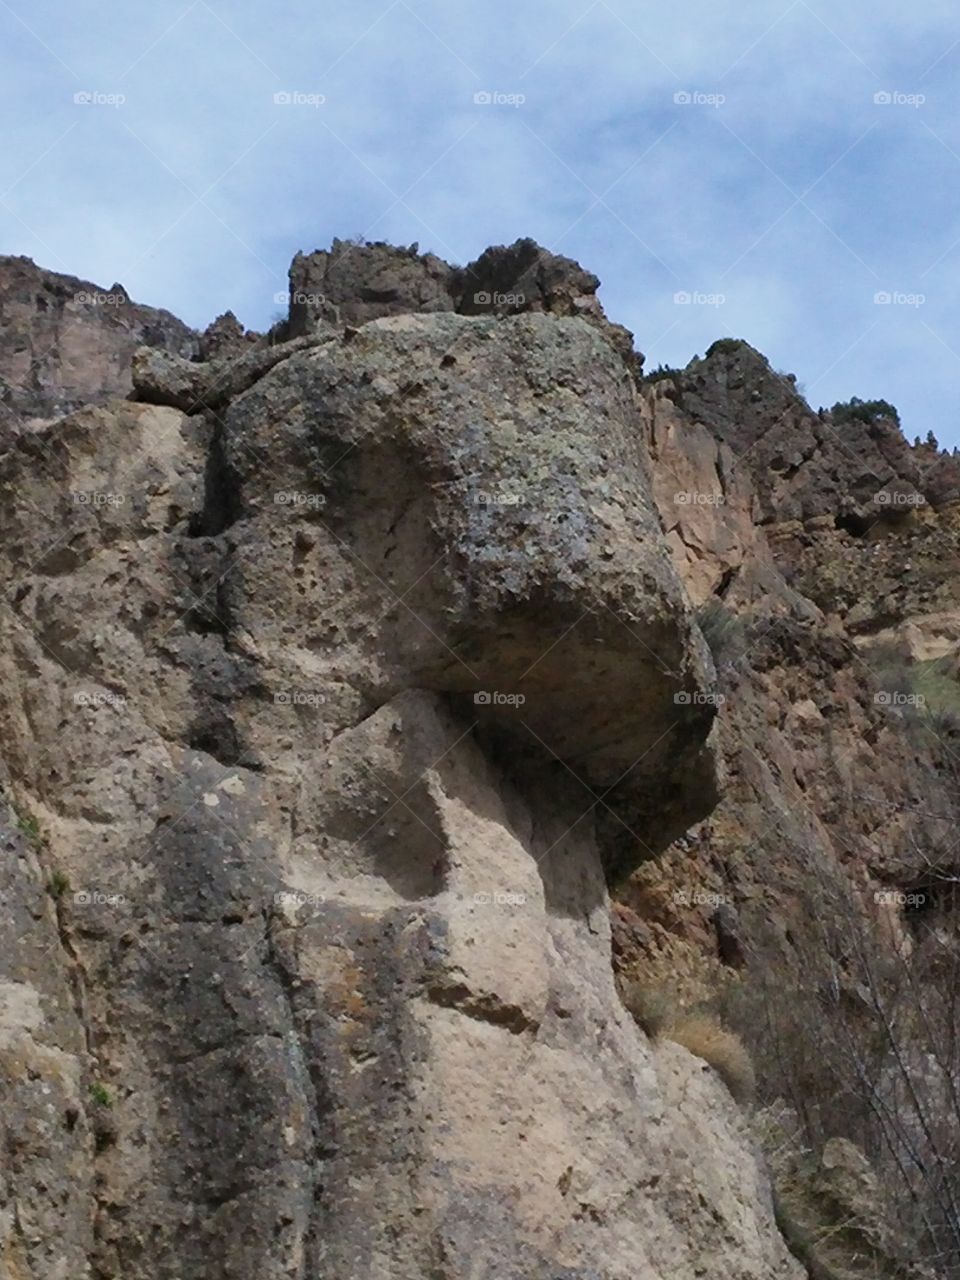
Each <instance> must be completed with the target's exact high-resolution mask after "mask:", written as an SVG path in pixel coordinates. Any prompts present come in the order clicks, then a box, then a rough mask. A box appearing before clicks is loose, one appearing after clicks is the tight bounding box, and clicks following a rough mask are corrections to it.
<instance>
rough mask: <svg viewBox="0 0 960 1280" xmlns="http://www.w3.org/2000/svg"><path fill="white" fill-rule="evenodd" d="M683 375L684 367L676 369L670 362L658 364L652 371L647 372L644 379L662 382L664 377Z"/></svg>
mask: <svg viewBox="0 0 960 1280" xmlns="http://www.w3.org/2000/svg"><path fill="white" fill-rule="evenodd" d="M682 376H683V370H682V369H674V368H672V367H671V366H670V365H668V364H658V365H657V367H656V368H655V369H653V370H652V371H651V372H650V373H645V374H644V375H643V379H644V381H645V382H661V381H662V380H663V379H664V378H674V379H679V378H681V377H682Z"/></svg>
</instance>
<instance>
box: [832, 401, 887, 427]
mask: <svg viewBox="0 0 960 1280" xmlns="http://www.w3.org/2000/svg"><path fill="white" fill-rule="evenodd" d="M830 413H831V416H832V417H833V420H834V422H836V423H843V422H865V423H866V424H867V426H870V425H872V424H873V423H874V422H881V421H883V420H884V419H890V421H892V422H895V423H896V424H897V426H898V427H899V425H900V414H899V413H898V412H897V409H896V406H895V405H892V404H890V403H889V401H887V400H860V399H859V398H858V397H857V396H852V397H851V398H850V399H849V400H838V401H837V403H836V404H835V405H834V406H833V408H832V409H831V410H830Z"/></svg>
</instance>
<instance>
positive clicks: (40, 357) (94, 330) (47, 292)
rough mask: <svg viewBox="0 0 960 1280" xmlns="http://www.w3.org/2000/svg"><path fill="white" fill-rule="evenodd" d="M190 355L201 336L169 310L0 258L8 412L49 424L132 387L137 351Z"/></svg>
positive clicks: (0, 377) (3, 394)
mask: <svg viewBox="0 0 960 1280" xmlns="http://www.w3.org/2000/svg"><path fill="white" fill-rule="evenodd" d="M143 345H146V346H150V347H158V348H160V349H161V350H164V351H169V352H173V353H175V354H177V355H182V356H192V355H194V354H195V352H196V348H197V338H196V335H195V334H194V333H193V331H192V330H191V329H188V328H187V326H186V325H185V324H181V322H180V321H179V320H177V319H176V317H175V316H172V315H171V314H170V313H169V312H168V311H158V310H156V309H155V308H154V307H144V306H140V305H139V304H137V303H135V302H132V301H131V299H130V297H129V296H128V294H127V292H126V290H125V289H124V288H123V286H122V285H113V286H112V288H110V289H104V288H102V287H101V286H98V285H95V284H90V283H89V281H84V280H77V279H74V278H73V277H72V276H63V275H57V274H56V273H55V272H53V271H44V270H43V269H42V268H40V267H36V266H34V264H33V262H31V260H30V259H29V258H8V257H0V402H2V405H3V406H4V407H5V408H6V409H7V411H8V412H12V413H14V414H19V415H23V416H26V417H38V418H49V417H56V416H57V415H58V414H62V413H68V412H70V411H71V410H72V409H75V408H79V407H80V406H82V405H86V404H98V403H101V402H103V401H105V400H107V399H109V398H110V397H111V396H124V395H126V394H127V393H128V392H129V391H130V389H131V387H132V382H131V378H130V359H131V357H132V355H133V353H134V351H135V350H136V349H137V347H139V346H143Z"/></svg>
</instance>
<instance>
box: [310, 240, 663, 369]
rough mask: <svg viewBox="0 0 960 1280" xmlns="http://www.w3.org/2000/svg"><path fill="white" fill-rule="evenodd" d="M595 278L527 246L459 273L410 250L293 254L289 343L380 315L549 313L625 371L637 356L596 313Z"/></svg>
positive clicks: (361, 248) (366, 247) (362, 247)
mask: <svg viewBox="0 0 960 1280" xmlns="http://www.w3.org/2000/svg"><path fill="white" fill-rule="evenodd" d="M599 287H600V281H599V279H598V278H597V277H596V276H595V275H593V274H592V273H591V272H589V271H584V269H583V268H582V267H581V266H580V264H579V263H577V262H574V261H573V260H572V259H571V258H564V257H561V256H560V255H559V254H555V253H551V252H550V251H549V250H547V249H544V248H543V247H542V245H539V244H537V242H536V241H535V240H529V239H526V240H517V241H516V242H515V243H514V244H512V245H509V246H506V245H497V246H495V247H492V248H490V249H487V250H486V251H485V252H484V253H482V254H481V255H480V257H479V258H477V259H476V261H475V262H471V263H470V264H469V265H468V266H466V267H451V266H448V264H447V263H445V262H443V261H441V259H440V258H438V257H437V256H436V255H435V254H432V253H426V254H421V253H420V252H419V246H418V245H416V244H414V245H411V246H410V247H409V248H398V247H396V246H394V245H389V244H366V243H364V242H362V241H349V240H334V242H333V246H332V247H331V249H330V250H329V251H328V250H318V251H317V252H315V253H311V254H303V253H298V254H297V256H296V257H295V258H294V260H293V264H292V265H291V267H290V318H289V336H290V337H292V338H293V337H298V336H300V335H302V334H304V333H308V332H310V330H311V329H312V327H313V325H314V324H315V323H316V322H317V321H318V320H319V321H323V322H327V323H330V322H335V323H340V322H342V323H344V324H347V325H361V324H365V323H366V322H367V321H368V320H374V319H379V318H383V317H385V316H397V315H411V314H419V313H432V312H437V311H456V312H458V313H459V314H461V315H468V316H480V315H483V316H491V315H496V316H507V315H519V314H521V313H523V312H537V313H539V312H549V313H550V314H551V315H556V316H571V317H573V316H579V317H581V318H582V319H584V320H586V321H587V322H588V323H590V324H592V325H594V326H595V327H596V328H597V329H598V330H599V331H600V332H601V333H602V334H603V336H604V337H605V338H606V339H607V341H609V342H610V343H611V345H612V346H613V347H614V349H615V350H616V351H617V352H618V353H619V355H620V356H621V357H622V358H623V360H624V361H625V362H626V363H627V365H628V367H629V368H630V369H631V371H632V372H634V373H635V374H636V373H639V371H640V368H641V366H642V364H643V356H642V355H640V354H639V353H638V352H636V351H634V347H633V335H632V334H631V333H630V331H629V330H628V329H625V328H624V327H623V325H618V324H612V323H611V322H610V321H609V320H608V319H607V318H606V315H605V314H604V311H603V308H602V306H601V305H600V301H599V299H598V298H597V290H598V289H599Z"/></svg>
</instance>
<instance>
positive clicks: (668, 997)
mask: <svg viewBox="0 0 960 1280" xmlns="http://www.w3.org/2000/svg"><path fill="white" fill-rule="evenodd" d="M620 997H621V999H622V1001H623V1007H624V1008H625V1009H626V1011H627V1012H628V1013H629V1014H631V1015H632V1017H633V1020H634V1022H635V1023H636V1024H637V1026H638V1027H640V1029H641V1030H642V1031H645V1032H646V1033H647V1035H648V1036H650V1038H651V1039H652V1040H653V1039H656V1037H657V1036H659V1035H660V1034H661V1033H662V1031H663V1029H664V1027H666V1025H667V1023H668V1022H669V1021H670V1019H671V1018H672V1017H673V1015H674V1013H675V1012H676V999H675V997H674V995H673V993H672V992H670V991H669V990H668V989H667V988H666V987H664V986H662V985H661V984H659V983H656V984H655V983H651V982H643V981H641V980H638V979H633V980H632V981H629V982H624V983H623V985H622V987H621V991H620Z"/></svg>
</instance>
